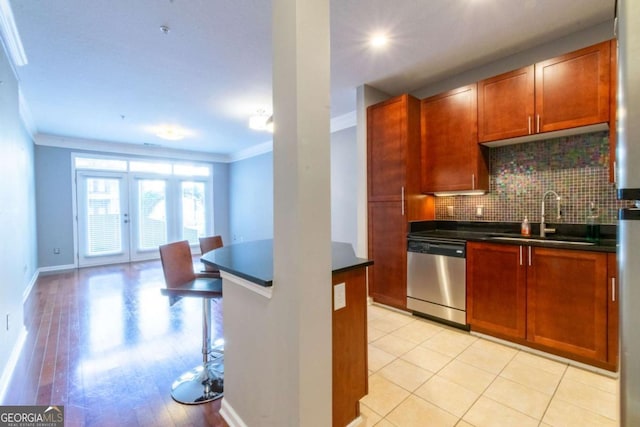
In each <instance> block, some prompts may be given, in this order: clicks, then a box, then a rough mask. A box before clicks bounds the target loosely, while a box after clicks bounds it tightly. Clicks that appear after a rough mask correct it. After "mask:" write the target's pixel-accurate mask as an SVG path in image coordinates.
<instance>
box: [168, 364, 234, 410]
mask: <svg viewBox="0 0 640 427" xmlns="http://www.w3.org/2000/svg"><path fill="white" fill-rule="evenodd" d="M223 360H224V359H223V358H219V359H215V360H212V361H211V362H209V363H207V364H206V365H204V366H198V367H196V368H194V369H192V370H190V371H189V372H185V373H184V374H182V375H181V376H180V377H179V378H178V379H177V380H175V381H174V382H173V384H172V385H171V397H173V400H175V401H176V402H179V403H184V404H187V405H197V404H200V403H206V402H211V401H212V400H216V399H220V398H221V397H222V395H223V385H224V365H223V364H224V361H223Z"/></svg>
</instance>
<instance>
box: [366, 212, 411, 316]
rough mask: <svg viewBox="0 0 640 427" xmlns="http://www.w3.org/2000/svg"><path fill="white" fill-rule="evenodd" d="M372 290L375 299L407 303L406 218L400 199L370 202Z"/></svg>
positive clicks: (370, 269) (401, 306) (400, 305)
mask: <svg viewBox="0 0 640 427" xmlns="http://www.w3.org/2000/svg"><path fill="white" fill-rule="evenodd" d="M369 259H372V260H373V266H372V267H370V268H369V293H370V295H371V297H373V299H374V301H377V302H380V303H382V304H387V305H390V306H393V307H396V308H400V309H405V308H406V306H407V281H406V276H407V221H406V217H405V216H404V215H402V203H401V202H370V203H369Z"/></svg>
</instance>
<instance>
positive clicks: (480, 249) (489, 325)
mask: <svg viewBox="0 0 640 427" xmlns="http://www.w3.org/2000/svg"><path fill="white" fill-rule="evenodd" d="M526 303H527V299H526V267H525V265H524V263H523V247H522V246H513V245H500V244H491V243H475V242H469V243H467V321H468V322H469V324H470V325H471V327H472V329H474V330H478V331H482V332H487V333H493V334H497V335H499V336H501V337H512V338H520V339H524V338H525V333H526Z"/></svg>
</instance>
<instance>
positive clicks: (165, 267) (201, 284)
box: [160, 240, 224, 404]
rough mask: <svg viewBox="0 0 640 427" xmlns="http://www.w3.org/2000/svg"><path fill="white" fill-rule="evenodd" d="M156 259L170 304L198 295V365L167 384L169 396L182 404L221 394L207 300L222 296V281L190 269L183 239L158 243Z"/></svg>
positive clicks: (218, 353) (220, 365)
mask: <svg viewBox="0 0 640 427" xmlns="http://www.w3.org/2000/svg"><path fill="white" fill-rule="evenodd" d="M160 260H161V262H162V271H163V273H164V279H165V283H166V288H164V289H162V290H161V292H162V294H163V295H167V296H168V297H169V301H170V304H171V305H173V304H174V303H175V302H177V301H178V300H180V299H181V298H182V297H198V298H202V364H201V365H199V366H197V367H196V368H194V369H192V370H190V371H189V372H186V373H184V374H183V375H181V376H180V377H178V379H176V380H175V381H174V382H173V384H172V385H171V397H173V399H174V400H175V401H177V402H180V403H185V404H199V403H205V402H210V401H212V400H215V399H219V398H221V397H222V395H223V385H224V356H223V352H222V349H221V348H217V349H212V348H211V300H212V299H214V300H216V301H218V300H220V298H221V297H222V280H221V279H220V278H219V277H218V278H211V277H203V276H204V275H200V274H195V273H194V271H193V258H192V256H191V248H190V247H189V242H188V241H186V240H183V241H180V242H175V243H169V244H166V245H162V246H160Z"/></svg>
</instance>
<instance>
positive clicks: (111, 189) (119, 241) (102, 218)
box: [76, 171, 130, 267]
mask: <svg viewBox="0 0 640 427" xmlns="http://www.w3.org/2000/svg"><path fill="white" fill-rule="evenodd" d="M76 178H77V179H76V196H77V212H78V217H77V219H78V265H79V266H80V267H85V266H90V265H99V264H114V263H118V262H128V261H129V260H130V254H129V206H128V205H129V197H128V190H127V187H128V182H127V174H125V173H120V172H80V171H79V172H77V173H76Z"/></svg>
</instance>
